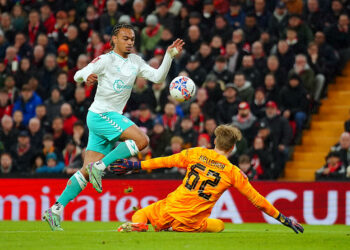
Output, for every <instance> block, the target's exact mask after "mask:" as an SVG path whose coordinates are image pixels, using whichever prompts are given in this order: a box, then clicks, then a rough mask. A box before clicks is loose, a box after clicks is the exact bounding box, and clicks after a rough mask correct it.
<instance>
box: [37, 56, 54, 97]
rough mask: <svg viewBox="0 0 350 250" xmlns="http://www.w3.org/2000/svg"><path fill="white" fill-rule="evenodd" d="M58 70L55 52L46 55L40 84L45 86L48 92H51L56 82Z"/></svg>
mask: <svg viewBox="0 0 350 250" xmlns="http://www.w3.org/2000/svg"><path fill="white" fill-rule="evenodd" d="M58 71H59V70H58V66H57V62H56V56H55V55H53V54H48V55H47V56H46V57H45V61H44V69H43V71H42V72H40V75H39V79H40V85H41V86H43V88H44V90H45V91H46V92H47V93H48V92H49V90H50V88H52V86H54V85H55V84H56V79H57V73H58Z"/></svg>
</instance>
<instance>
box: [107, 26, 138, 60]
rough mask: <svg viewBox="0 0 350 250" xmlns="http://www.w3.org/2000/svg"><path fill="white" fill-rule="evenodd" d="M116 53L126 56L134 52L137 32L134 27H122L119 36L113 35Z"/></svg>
mask: <svg viewBox="0 0 350 250" xmlns="http://www.w3.org/2000/svg"><path fill="white" fill-rule="evenodd" d="M112 39H113V42H114V44H115V47H114V50H115V52H116V53H118V54H120V55H122V56H126V55H128V54H130V53H131V52H132V48H133V47H134V43H135V33H134V31H133V30H132V29H125V28H122V29H120V31H119V33H118V35H117V36H113V37H112Z"/></svg>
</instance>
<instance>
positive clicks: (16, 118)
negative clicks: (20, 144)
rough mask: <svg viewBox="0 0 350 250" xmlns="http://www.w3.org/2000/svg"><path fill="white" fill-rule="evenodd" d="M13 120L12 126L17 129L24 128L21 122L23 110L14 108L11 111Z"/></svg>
mask: <svg viewBox="0 0 350 250" xmlns="http://www.w3.org/2000/svg"><path fill="white" fill-rule="evenodd" d="M13 122H14V128H15V129H17V130H18V131H22V130H25V129H26V126H25V125H24V124H23V112H22V111H21V110H16V111H14V112H13Z"/></svg>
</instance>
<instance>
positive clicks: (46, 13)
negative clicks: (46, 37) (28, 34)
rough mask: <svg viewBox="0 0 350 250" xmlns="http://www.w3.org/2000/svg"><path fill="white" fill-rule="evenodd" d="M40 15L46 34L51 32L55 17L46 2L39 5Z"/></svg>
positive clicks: (53, 27)
mask: <svg viewBox="0 0 350 250" xmlns="http://www.w3.org/2000/svg"><path fill="white" fill-rule="evenodd" d="M40 17H41V21H42V23H43V25H44V27H45V29H46V32H47V34H51V33H52V32H53V31H54V29H55V24H56V18H55V15H54V14H53V13H52V10H51V7H50V5H49V4H48V3H43V4H42V5H41V7H40Z"/></svg>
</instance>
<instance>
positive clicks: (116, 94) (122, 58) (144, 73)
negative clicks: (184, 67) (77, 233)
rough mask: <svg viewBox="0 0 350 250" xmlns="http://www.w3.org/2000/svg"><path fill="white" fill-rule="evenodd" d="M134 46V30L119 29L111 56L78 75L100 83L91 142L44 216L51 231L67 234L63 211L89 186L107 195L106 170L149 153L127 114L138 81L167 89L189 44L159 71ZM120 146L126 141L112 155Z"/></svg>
mask: <svg viewBox="0 0 350 250" xmlns="http://www.w3.org/2000/svg"><path fill="white" fill-rule="evenodd" d="M134 42H135V33H134V30H133V27H132V26H131V25H127V24H118V25H116V26H115V27H114V28H113V31H112V38H111V46H112V48H113V49H112V51H111V52H109V53H107V54H104V55H101V56H99V57H97V58H95V59H94V60H93V61H92V62H91V63H89V64H88V65H87V66H86V67H84V68H83V69H81V70H79V71H78V72H77V73H76V74H75V76H74V80H75V81H76V82H77V83H82V82H84V81H85V82H86V84H88V85H91V84H94V83H96V82H98V84H97V91H96V95H95V99H94V102H93V103H92V104H91V106H90V108H89V112H88V115H87V118H86V121H87V126H88V128H89V139H88V145H87V148H86V154H85V159H84V164H83V166H82V168H81V170H80V171H78V172H76V173H75V174H74V175H73V176H72V177H71V178H70V179H69V181H68V183H67V186H66V188H65V190H64V191H63V193H62V194H61V196H60V197H59V198H58V200H57V202H56V203H55V204H54V205H53V206H52V207H51V208H49V209H48V210H46V211H45V213H44V215H43V219H44V220H46V221H47V222H48V223H49V225H50V227H51V229H52V230H54V231H55V230H63V229H62V228H61V226H60V216H61V214H62V211H63V208H64V207H65V206H66V205H67V204H68V202H69V201H71V200H73V199H74V198H75V197H76V196H78V194H79V193H80V192H81V191H82V190H83V189H84V188H85V187H86V185H87V182H88V180H89V181H90V183H91V184H92V185H93V187H94V188H95V189H96V191H97V192H99V193H101V192H102V182H101V177H102V175H103V172H104V170H105V169H106V167H107V166H108V165H109V164H110V163H112V162H114V161H115V160H117V159H123V158H128V157H130V156H133V155H136V154H137V153H138V152H139V151H141V150H142V149H144V148H145V147H146V146H147V145H148V142H149V139H148V137H147V136H146V135H145V134H144V133H143V132H142V131H141V130H140V129H139V128H138V127H137V126H136V125H135V124H134V123H133V122H132V121H131V120H129V119H128V118H127V117H125V116H123V115H122V113H123V109H124V107H125V105H126V103H127V101H128V99H129V97H130V94H131V91H132V88H133V85H134V83H135V80H136V77H143V78H146V79H148V80H150V81H152V82H154V83H162V82H163V81H164V80H165V78H166V76H167V74H168V71H169V68H170V66H171V62H172V59H173V58H174V56H175V55H177V54H178V53H180V52H181V51H182V47H183V45H184V42H183V41H182V40H181V39H177V40H175V41H174V42H173V43H172V45H170V46H169V47H168V49H167V52H166V54H165V56H164V59H163V62H162V64H161V66H160V67H159V68H158V69H154V68H152V67H150V66H149V65H148V64H147V63H146V62H145V61H144V60H143V59H142V58H141V57H140V56H138V55H136V54H132V53H131V51H132V48H133V46H134ZM116 141H121V142H120V143H119V145H118V146H117V147H116V148H115V149H113V146H114V145H115V143H116Z"/></svg>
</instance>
